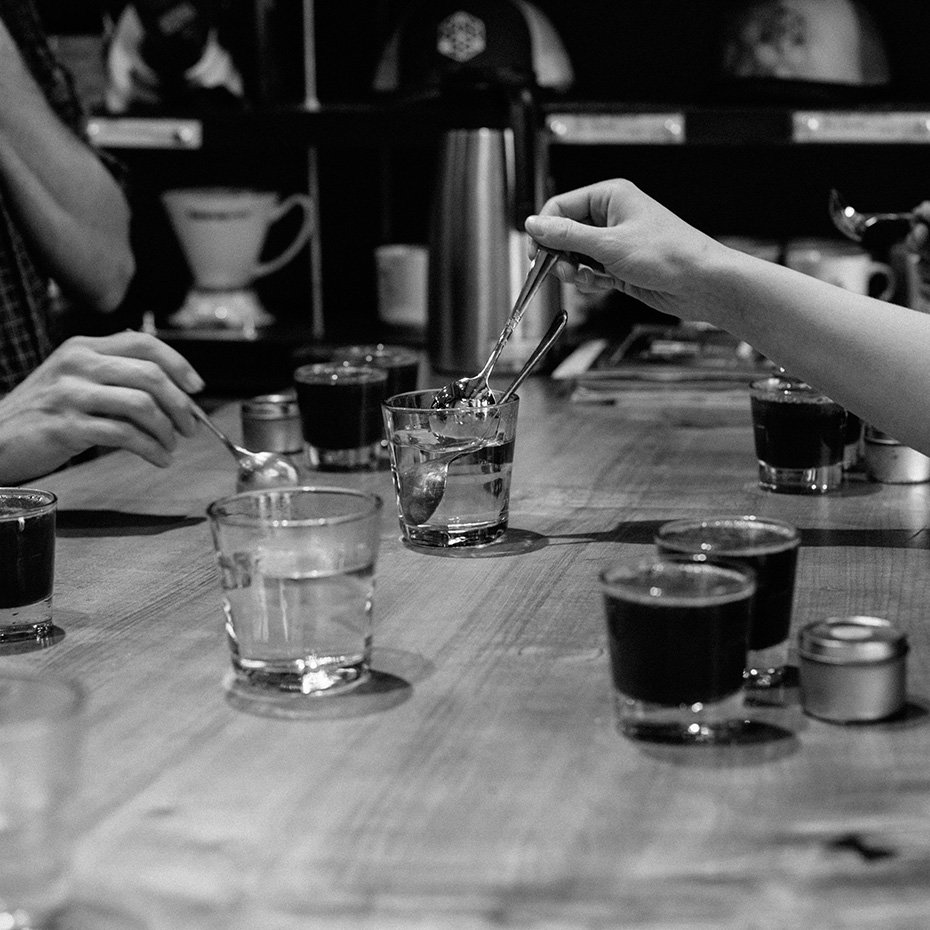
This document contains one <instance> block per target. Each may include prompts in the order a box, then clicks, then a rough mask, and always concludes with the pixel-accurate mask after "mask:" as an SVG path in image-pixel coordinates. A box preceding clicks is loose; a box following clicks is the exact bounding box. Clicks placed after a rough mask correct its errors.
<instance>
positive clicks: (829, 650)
mask: <svg viewBox="0 0 930 930" xmlns="http://www.w3.org/2000/svg"><path fill="white" fill-rule="evenodd" d="M907 651H908V646H907V637H906V636H905V635H904V634H903V633H902V632H900V631H899V630H896V629H895V628H894V627H893V626H892V625H891V624H890V623H889V622H888V621H887V620H884V619H882V618H881V617H828V618H827V619H826V620H818V621H815V622H814V623H809V624H808V625H807V626H805V627H804V628H803V629H802V630H801V632H800V634H799V638H798V653H799V655H801V656H802V657H803V658H806V659H814V660H815V661H817V662H828V663H833V664H836V665H846V664H852V663H869V662H883V661H886V660H887V659H895V658H898V657H899V656H903V655H906V654H907Z"/></svg>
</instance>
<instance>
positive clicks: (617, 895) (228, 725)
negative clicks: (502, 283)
mask: <svg viewBox="0 0 930 930" xmlns="http://www.w3.org/2000/svg"><path fill="white" fill-rule="evenodd" d="M218 419H219V421H220V422H221V424H223V425H225V426H226V427H227V428H228V429H229V430H230V431H231V432H232V434H233V435H234V436H235V435H238V407H237V406H236V405H231V406H229V407H227V408H225V409H224V410H223V411H221V413H220V415H219V417H218ZM751 442H752V439H751V430H750V423H749V411H748V401H745V400H744V399H743V398H741V397H737V398H736V400H735V402H734V401H733V399H732V398H730V399H728V397H727V395H718V396H714V397H707V398H700V397H694V396H687V395H677V394H669V395H668V396H667V398H666V399H660V398H657V397H655V396H644V397H643V399H640V400H631V401H630V402H629V403H624V404H621V405H616V406H603V407H594V406H580V405H571V404H570V403H569V402H568V401H567V400H566V399H565V398H564V397H561V396H559V395H558V393H557V389H555V388H554V387H553V386H552V385H550V384H548V383H543V382H536V383H530V384H528V385H526V386H525V388H524V391H523V408H522V410H521V414H520V429H519V436H518V443H517V457H516V464H515V475H514V483H513V499H512V513H511V531H510V532H509V533H508V536H507V537H506V538H505V540H504V541H503V542H502V543H501V544H499V545H496V546H494V547H491V548H488V549H486V550H477V551H474V552H470V553H469V552H463V553H454V554H453V553H440V552H420V551H413V550H411V549H408V548H405V547H404V546H403V545H402V544H401V543H400V542H399V538H398V527H397V523H396V520H395V517H394V510H393V496H392V491H391V487H390V480H389V476H388V475H387V474H386V473H378V474H369V475H347V476H341V477H340V476H325V478H324V479H323V481H322V482H321V481H320V479H319V476H318V477H317V479H316V480H317V483H338V484H345V485H352V486H361V487H365V488H373V489H377V490H378V491H379V492H380V493H382V494H383V495H384V497H385V499H386V501H387V504H388V506H386V508H385V519H384V526H383V548H382V552H381V557H380V560H379V565H378V586H377V608H376V648H375V658H374V665H375V667H376V669H377V670H378V673H379V674H378V675H377V676H376V682H375V685H374V686H372V688H370V689H369V690H367V691H366V692H364V693H359V694H356V695H352V696H349V695H347V696H344V697H341V698H338V699H328V700H323V701H319V702H318V703H317V705H316V706H317V708H318V710H317V712H315V713H313V714H310V715H309V716H308V717H306V718H304V719H296V720H282V719H272V718H269V717H267V716H262V715H259V714H257V713H254V712H251V711H250V710H248V709H243V708H242V707H240V706H236V705H234V704H233V703H231V702H230V700H229V699H227V697H226V695H225V692H224V689H223V687H222V679H223V676H224V674H225V673H226V672H227V670H228V667H229V658H228V653H227V647H226V643H225V640H224V634H223V629H222V626H223V625H222V618H221V609H220V592H219V585H218V580H217V576H216V569H215V567H214V562H213V554H212V546H211V542H210V536H209V530H208V526H207V523H206V522H205V518H204V509H205V507H206V505H207V503H209V501H211V500H213V499H214V498H217V497H219V496H222V495H223V494H225V493H227V492H229V491H230V490H231V484H232V481H233V470H232V468H231V460H230V459H229V457H228V454H227V453H226V452H225V450H223V448H222V447H221V446H220V445H219V444H218V443H217V442H216V441H215V440H214V439H213V438H212V437H211V436H210V435H209V434H207V433H206V432H205V431H204V432H203V434H202V435H200V436H198V437H197V438H196V439H194V440H190V441H186V442H184V443H183V446H182V448H181V449H180V450H179V451H178V454H177V461H176V464H175V465H174V466H173V467H172V468H171V469H169V470H159V469H155V468H153V467H151V466H149V465H146V464H145V463H143V462H141V461H140V460H138V459H135V458H133V457H132V456H130V455H128V454H123V453H118V454H113V455H110V456H107V457H105V458H102V459H99V460H97V461H94V462H90V463H87V464H85V465H82V466H79V467H76V468H74V469H71V470H70V471H66V472H63V473H60V474H57V475H55V476H53V477H49V478H48V479H45V480H43V481H41V482H37V483H38V484H39V485H40V486H43V487H46V488H49V489H50V490H53V491H55V492H56V493H57V494H58V495H59V496H60V508H61V510H60V516H59V520H60V525H59V538H58V564H57V578H56V592H55V615H56V622H57V625H58V626H59V627H61V628H62V630H63V631H64V635H63V636H62V637H60V638H59V641H58V642H56V644H55V645H53V646H52V647H50V648H45V649H42V650H35V651H29V652H16V651H13V652H12V653H11V652H10V651H9V650H8V651H6V652H4V653H3V654H2V655H0V670H2V669H11V668H20V669H34V670H41V671H43V672H47V673H49V674H62V675H68V676H74V677H76V678H78V679H80V680H81V681H82V682H83V683H84V684H85V686H86V688H87V690H88V695H89V700H88V707H87V714H86V723H87V739H86V752H85V765H84V770H83V782H82V787H81V790H80V796H79V805H78V813H77V827H78V830H79V833H80V841H79V844H78V848H77V853H76V859H75V873H76V882H75V903H74V904H73V906H72V907H71V909H70V911H69V914H68V915H67V919H66V921H65V925H66V926H68V927H82V928H83V927H94V928H96V930H101V928H109V927H114V928H115V927H119V928H121V930H136V928H143V927H145V928H166V930H167V928H171V930H177V928H185V930H200V928H213V927H224V928H228V927H237V928H238V927H241V928H259V927H260V928H262V930H290V928H306V927H312V928H317V927H320V928H327V930H328V928H353V930H368V928H371V930H375V928H377V930H382V928H389V930H394V928H398V930H399V928H404V930H408V928H452V930H471V928H501V927H504V928H511V927H515V928H521V927H544V928H576V927H595V928H597V927H605V928H606V927H625V928H626V927H628V928H663V930H665V928H668V930H672V928H689V930H698V928H700V930H705V928H706V930H711V928H713V930H719V928H733V930H737V928H738V930H745V928H768V927H772V928H775V927H778V928H827V927H829V928H833V927H837V928H839V927H843V928H846V927H862V928H869V930H875V928H886V927H895V928H898V927H902V928H903V927H908V928H910V927H914V928H917V927H921V928H925V927H927V926H930V727H928V716H927V711H926V705H925V701H924V699H925V697H926V696H927V694H928V692H930V669H928V661H930V624H928V623H927V622H925V618H926V615H927V613H928V611H930V567H928V558H927V550H928V548H930V535H928V519H930V486H928V485H916V486H887V485H886V486H882V485H874V484H868V483H866V482H862V481H860V482H857V483H851V484H849V485H848V486H847V488H846V489H845V490H844V491H843V492H842V493H839V494H835V495H830V496H827V497H823V498H809V497H792V496H784V495H775V494H768V493H765V492H762V491H760V490H759V489H758V488H757V486H756V484H755V462H754V456H753V452H752V446H751ZM715 511H717V512H719V511H724V512H754V513H757V514H765V515H770V516H775V517H779V518H782V519H786V520H789V521H791V522H794V523H795V524H797V525H798V526H799V527H800V528H801V529H802V532H803V543H804V544H803V548H802V551H801V556H800V565H799V579H798V592H797V607H796V614H795V618H794V622H795V627H797V626H799V625H800V624H802V623H804V622H805V621H808V620H811V619H815V618H823V617H827V616H831V615H838V614H852V613H860V614H872V615H877V616H882V617H887V618H889V619H891V620H892V621H893V622H894V623H896V624H897V625H899V626H900V627H901V628H903V629H904V630H905V631H906V633H907V635H908V636H909V638H910V642H911V645H912V653H911V656H910V659H909V675H910V679H909V693H910V695H911V704H910V706H909V711H908V713H907V714H906V715H905V718H904V719H902V720H899V721H896V722H893V723H886V724H880V725H870V726H858V727H844V726H836V725H830V724H827V723H822V722H818V721H816V720H813V719H810V718H807V717H805V716H804V715H803V714H801V713H800V711H799V708H798V706H797V697H796V695H792V694H791V693H789V695H788V700H787V703H786V706H784V707H782V708H774V709H770V710H765V711H759V712H758V713H760V714H762V715H763V716H765V715H768V716H767V720H768V722H769V723H770V724H771V726H772V731H773V733H777V734H778V738H775V737H774V736H773V738H771V739H766V740H762V741H760V742H759V743H758V744H753V745H747V746H738V747H724V748H717V749H708V748H692V749H687V750H685V749H680V748H675V749H668V748H665V749H663V748H660V747H649V746H647V745H643V744H636V743H633V742H631V741H629V740H627V739H625V738H623V737H621V736H619V735H618V734H617V732H616V730H615V728H614V722H613V719H612V709H611V703H610V701H611V691H610V684H609V679H608V669H607V655H606V652H605V632H604V621H603V614H602V605H601V597H600V593H599V591H598V585H597V574H598V572H599V570H600V569H601V568H602V567H603V566H605V565H606V564H608V563H610V562H611V561H613V560H615V559H618V558H621V557H625V556H629V555H635V554H640V553H645V552H647V551H649V550H650V549H651V538H652V534H653V531H654V529H655V527H657V526H658V525H659V524H660V523H662V522H663V521H665V520H667V519H670V518H673V517H679V516H686V515H693V514H706V513H711V512H715Z"/></svg>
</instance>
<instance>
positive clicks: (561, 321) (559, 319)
mask: <svg viewBox="0 0 930 930" xmlns="http://www.w3.org/2000/svg"><path fill="white" fill-rule="evenodd" d="M567 322H568V313H567V312H566V311H565V310H561V311H560V312H559V313H558V315H557V316H556V318H555V319H554V320H553V321H552V324H551V325H550V327H549V329H548V331H547V332H546V335H545V336H543V337H542V339H541V340H540V342H539V345H538V346H536V348H535V349H533V354H532V355H531V356H530V357H529V358H528V359H527V360H526V362H525V363H524V364H523V367H522V368H521V369H520V371H519V373H518V374H517V376H516V378H514V379H513V382H512V383H511V385H510V387H509V388H507V390H506V391H504V393H503V394H502V395H501V396H500V398H499V399H498V400H497V403H498V404H502V403H504V402H505V401H508V400H510V398H511V397H512V396H513V395H514V394H515V393H516V390H517V388H518V387H520V385H521V384H523V382H524V381H525V380H526V377H527V375H528V374H529V373H530V372H531V371H532V370H533V369H534V368H535V367H536V366H537V365H538V364H539V361H540V359H541V358H542V357H543V356H544V355H545V354H546V353H547V352H548V351H549V350H550V349H551V348H552V345H553V343H554V342H555V341H556V339H558V338H559V336H560V335H561V333H562V330H563V329H565V324H566V323H567Z"/></svg>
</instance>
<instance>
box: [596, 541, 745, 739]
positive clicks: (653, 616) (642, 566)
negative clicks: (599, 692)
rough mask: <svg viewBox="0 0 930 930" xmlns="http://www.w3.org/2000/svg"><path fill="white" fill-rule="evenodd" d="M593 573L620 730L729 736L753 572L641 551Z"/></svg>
mask: <svg viewBox="0 0 930 930" xmlns="http://www.w3.org/2000/svg"><path fill="white" fill-rule="evenodd" d="M600 580H601V590H602V592H603V595H604V606H605V612H606V619H607V641H608V645H609V649H610V666H611V672H612V676H613V685H614V708H615V711H616V716H617V726H618V729H619V730H620V732H621V733H623V734H624V735H626V736H629V737H632V738H634V739H642V740H647V741H651V742H661V743H676V744H688V743H705V744H706V743H726V742H732V741H734V740H735V739H737V738H738V737H739V735H740V733H741V732H742V731H743V729H744V724H745V720H744V715H743V700H742V695H743V682H744V678H743V670H744V668H745V664H746V646H747V639H748V635H749V611H750V602H751V599H752V595H753V594H754V593H755V590H756V584H755V579H754V578H753V577H752V576H751V575H750V574H748V573H747V572H744V571H742V570H741V569H739V568H735V567H729V566H724V565H716V564H713V563H711V562H699V561H695V560H693V559H690V558H676V557H673V556H647V557H644V558H641V559H631V560H628V561H623V562H618V563H616V564H615V565H612V566H610V567H608V568H607V569H605V570H604V571H603V572H602V573H601V576H600Z"/></svg>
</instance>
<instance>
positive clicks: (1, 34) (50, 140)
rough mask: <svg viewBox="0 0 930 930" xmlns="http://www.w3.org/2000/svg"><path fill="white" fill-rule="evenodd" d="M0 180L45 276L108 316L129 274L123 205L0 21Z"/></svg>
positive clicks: (126, 210) (126, 216) (107, 175)
mask: <svg viewBox="0 0 930 930" xmlns="http://www.w3.org/2000/svg"><path fill="white" fill-rule="evenodd" d="M0 182H2V185H3V189H4V193H5V195H6V197H7V198H8V202H9V204H10V207H11V210H12V212H13V213H14V215H15V217H16V219H17V221H18V223H19V225H20V227H21V229H22V230H23V234H24V235H25V237H26V238H27V240H28V241H29V243H30V245H31V246H32V247H33V248H34V249H35V250H36V253H37V255H38V256H39V257H40V259H41V261H42V263H43V265H44V268H45V271H46V272H47V273H48V275H49V276H50V277H52V278H54V279H55V280H56V281H57V282H58V283H59V284H60V285H61V287H62V289H63V290H65V291H66V292H69V293H71V294H74V295H75V296H77V297H78V298H79V299H81V300H82V301H83V302H84V303H86V304H87V305H88V306H91V307H94V308H96V309H98V310H102V311H110V310H114V309H115V308H116V307H117V306H118V305H119V303H120V301H121V300H122V299H123V296H124V295H125V292H126V288H127V287H128V285H129V281H130V279H131V277H132V275H133V273H134V270H135V268H134V263H133V257H132V251H131V248H130V244H129V207H128V205H127V203H126V200H125V198H124V196H123V193H122V191H121V190H120V187H119V185H118V184H117V183H116V181H115V180H114V178H113V177H112V176H111V175H110V173H109V172H108V171H107V170H106V168H105V167H104V166H103V165H102V164H101V162H100V160H99V159H98V158H97V157H96V155H95V154H94V153H93V151H92V150H91V149H90V148H89V147H88V146H87V145H85V144H84V143H83V142H82V141H81V140H80V139H79V138H78V137H77V136H76V135H75V134H74V133H73V132H72V131H71V130H70V128H69V127H67V126H66V125H65V124H64V123H62V122H61V120H60V119H59V118H58V116H57V114H56V113H55V112H54V110H53V109H52V108H51V106H50V105H49V103H48V101H47V100H46V99H45V97H44V95H43V94H42V91H41V89H40V88H39V86H38V85H37V84H36V82H35V80H34V79H33V77H32V75H31V74H30V73H29V70H28V68H27V67H26V65H25V63H24V61H23V58H22V56H21V54H20V52H19V49H18V47H17V45H16V43H15V42H14V41H13V39H12V37H11V36H10V33H9V31H8V30H7V28H6V26H5V25H4V23H3V22H2V21H0Z"/></svg>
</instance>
